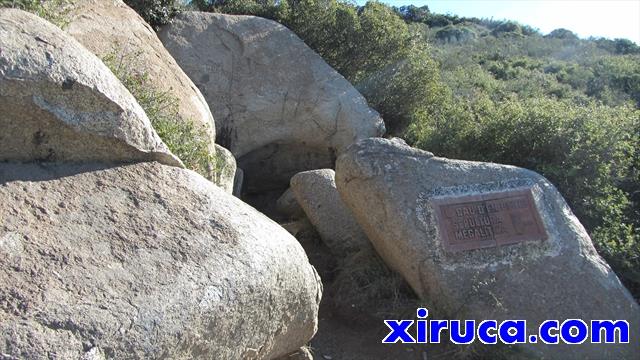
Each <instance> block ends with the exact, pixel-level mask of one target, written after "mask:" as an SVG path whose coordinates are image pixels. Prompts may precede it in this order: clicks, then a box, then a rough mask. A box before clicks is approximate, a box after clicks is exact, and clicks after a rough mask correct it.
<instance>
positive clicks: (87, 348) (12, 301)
mask: <svg viewBox="0 0 640 360" xmlns="http://www.w3.org/2000/svg"><path fill="white" fill-rule="evenodd" d="M0 184H2V185H1V186H0V218H2V224H1V225H0V337H1V338H2V340H1V341H0V354H1V355H0V357H2V358H5V357H6V358H9V359H13V358H24V359H39V358H56V359H79V358H81V356H83V358H85V359H90V358H92V359H99V358H100V357H101V356H105V357H107V358H113V359H144V358H170V359H193V358H212V359H273V358H277V357H279V356H284V355H286V354H290V353H292V352H294V351H296V350H297V349H298V348H300V347H302V346H304V345H305V344H306V343H307V342H308V341H309V339H310V338H311V337H312V336H313V334H314V333H315V331H316V327H317V311H318V303H319V301H320V296H321V291H322V285H321V283H320V280H319V278H318V276H317V274H316V272H315V270H314V268H313V267H312V266H311V265H309V263H308V260H307V257H306V255H305V253H304V251H303V250H302V248H301V247H300V245H299V244H298V243H297V242H296V240H295V239H294V238H293V237H292V236H291V235H289V234H288V233H287V232H286V231H285V230H284V229H282V228H281V227H279V226H278V225H277V224H276V223H274V222H273V221H271V220H269V219H268V218H267V217H265V216H264V215H262V214H260V213H259V212H257V211H256V210H254V209H253V208H251V207H249V206H248V205H246V204H244V203H242V202H241V201H240V200H238V199H237V198H235V197H233V196H231V195H228V194H227V193H225V192H224V191H223V190H221V189H220V188H218V187H216V186H214V185H213V184H212V183H211V182H209V181H207V180H206V179H204V178H203V177H201V176H200V175H198V174H196V173H195V172H192V171H190V170H184V169H179V168H176V167H169V166H164V165H160V164H158V163H139V164H132V165H124V166H120V167H115V168H114V167H106V166H105V165H97V164H83V165H79V164H59V165H52V164H48V165H47V164H44V165H43V164H11V163H5V164H0Z"/></svg>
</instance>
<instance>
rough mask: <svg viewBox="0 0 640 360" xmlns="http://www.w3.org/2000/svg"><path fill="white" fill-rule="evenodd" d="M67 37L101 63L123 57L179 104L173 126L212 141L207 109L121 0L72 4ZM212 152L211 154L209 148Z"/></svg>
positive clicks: (85, 0)
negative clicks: (189, 127)
mask: <svg viewBox="0 0 640 360" xmlns="http://www.w3.org/2000/svg"><path fill="white" fill-rule="evenodd" d="M67 16H68V17H69V23H68V25H67V26H66V27H65V31H66V32H67V33H68V34H70V35H71V36H73V37H74V38H75V39H76V40H78V41H79V42H80V43H81V44H82V45H84V46H85V47H86V48H87V49H89V50H90V51H91V52H93V53H94V54H96V55H97V56H98V57H99V58H105V57H107V56H115V57H121V58H122V59H123V61H127V62H133V63H131V64H127V67H128V68H130V69H131V71H132V72H133V73H135V74H136V75H142V74H147V76H148V78H147V81H148V83H149V85H150V86H153V87H154V88H155V89H156V90H157V91H159V92H162V93H165V94H167V95H168V96H171V97H172V98H174V99H176V100H177V112H178V117H177V119H176V120H178V121H182V122H191V123H193V124H194V125H197V126H199V127H200V128H201V129H202V131H204V132H206V133H207V134H208V138H209V140H210V144H211V147H213V143H214V141H215V136H216V134H215V123H214V122H213V116H212V115H211V111H210V110H209V105H208V104H207V102H206V100H205V99H204V97H203V96H202V94H201V93H200V91H199V90H198V88H197V87H196V86H195V85H194V84H193V82H192V81H191V79H189V77H188V76H187V75H186V74H185V73H184V71H182V69H181V68H180V67H179V66H178V64H177V63H176V61H175V60H174V59H173V57H171V55H170V54H169V52H168V51H167V50H166V49H165V48H164V46H163V45H162V43H161V42H160V40H159V39H158V36H157V35H156V33H155V31H153V29H152V28H151V26H149V25H148V24H147V23H146V22H145V21H144V20H143V19H142V18H141V17H140V16H139V15H138V14H137V13H136V12H135V11H134V10H133V9H131V8H130V7H128V6H127V5H125V4H124V2H122V1H121V0H106V1H105V0H75V1H74V2H73V10H72V11H71V12H70V13H69V14H68V15H67ZM212 152H215V149H213V148H212Z"/></svg>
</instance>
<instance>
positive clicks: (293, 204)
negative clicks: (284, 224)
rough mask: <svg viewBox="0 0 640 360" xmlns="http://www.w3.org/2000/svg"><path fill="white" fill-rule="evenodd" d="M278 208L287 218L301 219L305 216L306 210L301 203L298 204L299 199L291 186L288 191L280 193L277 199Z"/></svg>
mask: <svg viewBox="0 0 640 360" xmlns="http://www.w3.org/2000/svg"><path fill="white" fill-rule="evenodd" d="M276 210H277V211H278V213H279V214H280V215H282V216H284V217H285V218H287V219H300V218H303V217H305V213H304V210H303V209H302V207H301V206H300V204H298V200H296V196H295V194H294V193H293V191H292V190H291V188H288V189H287V191H285V192H284V193H282V195H280V197H279V198H278V200H277V201H276Z"/></svg>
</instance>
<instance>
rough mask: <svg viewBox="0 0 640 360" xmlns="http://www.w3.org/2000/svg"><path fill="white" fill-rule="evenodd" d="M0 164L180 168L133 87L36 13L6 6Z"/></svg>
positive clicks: (2, 13) (1, 24) (1, 13)
mask: <svg viewBox="0 0 640 360" xmlns="http://www.w3.org/2000/svg"><path fill="white" fill-rule="evenodd" d="M0 109H2V111H0V128H1V129H2V131H0V144H2V147H1V148H0V161H3V160H4V161H6V160H10V161H34V160H37V161H59V162H60V161H61V162H82V161H106V162H133V161H154V160H155V161H159V162H162V163H164V164H167V165H173V166H182V162H181V161H180V160H179V159H178V158H176V157H175V156H174V155H173V154H171V152H170V151H169V150H168V149H167V147H166V145H165V144H164V143H163V142H162V140H161V139H160V138H159V137H158V135H157V134H156V132H155V131H154V130H153V127H152V126H151V124H150V122H149V119H148V118H147V116H146V114H145V113H144V111H143V110H142V108H141V107H140V105H139V104H138V103H137V102H136V100H135V99H134V98H133V96H131V94H130V93H129V91H127V89H126V88H125V87H124V86H123V85H122V84H121V83H120V81H118V79H116V77H115V76H114V75H113V74H112V73H111V71H109V69H108V68H107V67H106V66H105V65H104V64H103V63H102V62H101V61H100V60H99V59H98V58H96V57H95V56H94V55H93V54H91V53H90V52H89V51H88V50H87V49H85V48H84V47H83V46H82V45H80V44H79V43H78V42H77V41H75V40H74V39H73V38H71V37H70V36H68V35H67V34H65V33H64V32H63V31H62V30H60V29H59V28H58V27H56V26H55V25H53V24H51V23H49V22H47V21H45V20H43V19H41V18H39V17H38V16H36V15H32V14H29V13H27V12H24V11H21V10H15V9H0Z"/></svg>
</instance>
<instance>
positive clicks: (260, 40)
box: [159, 12, 384, 191]
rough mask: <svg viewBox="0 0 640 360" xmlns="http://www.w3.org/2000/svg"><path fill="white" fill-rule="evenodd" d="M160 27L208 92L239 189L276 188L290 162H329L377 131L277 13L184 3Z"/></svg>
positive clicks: (360, 102)
mask: <svg viewBox="0 0 640 360" xmlns="http://www.w3.org/2000/svg"><path fill="white" fill-rule="evenodd" d="M159 37H160V39H161V40H162V42H163V43H164V45H165V46H166V47H167V49H168V50H169V52H170V53H171V54H172V55H173V57H174V58H175V59H176V61H177V62H178V64H180V66H181V67H182V68H183V69H184V71H185V72H186V73H187V74H188V75H189V76H190V77H191V79H193V81H194V83H195V84H196V85H197V86H198V88H200V90H201V91H202V94H203V95H204V97H205V99H207V102H208V103H209V107H210V108H211V109H212V111H213V115H214V118H215V121H216V127H217V129H218V142H219V143H220V144H222V145H224V146H225V147H226V148H228V149H229V150H231V152H232V153H233V154H234V155H235V156H236V159H237V160H238V166H239V167H240V168H242V169H243V170H244V172H245V183H246V186H245V188H246V189H247V190H246V191H260V190H263V189H265V188H274V187H282V190H284V189H285V188H286V185H287V184H288V182H289V179H290V178H291V176H293V175H295V174H296V173H297V172H300V171H303V170H309V169H317V168H326V167H332V165H333V162H334V160H335V156H336V154H338V153H340V152H341V151H343V150H344V149H345V148H346V147H347V146H348V145H350V144H352V143H353V142H355V141H357V140H359V139H362V138H367V137H371V136H378V135H381V134H382V133H383V132H384V124H383V122H382V119H381V118H380V116H379V115H378V113H376V112H375V111H374V110H372V109H371V108H369V107H368V106H367V103H366V100H365V99H364V98H363V97H362V95H360V94H359V93H358V91H357V90H356V89H355V88H354V87H353V86H351V84H349V82H348V81H347V80H345V79H344V78H343V77H342V76H341V75H340V74H338V73H337V72H336V71H335V70H333V69H332V68H331V67H330V66H329V65H327V64H326V63H325V62H324V61H323V60H322V58H321V57H320V56H319V55H318V54H316V53H315V52H314V51H313V50H311V49H310V48H309V47H308V46H306V45H305V44H304V42H303V41H302V40H300V39H299V38H298V37H297V36H296V35H295V34H294V33H293V32H291V31H289V30H288V29H287V28H286V27H284V26H282V25H280V24H278V23H277V22H274V21H271V20H267V19H263V18H259V17H253V16H234V15H223V14H212V13H201V12H184V13H182V14H180V15H178V16H177V17H176V18H175V19H174V20H173V21H172V23H171V24H169V25H167V26H165V27H164V28H163V29H161V31H160V33H159Z"/></svg>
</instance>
